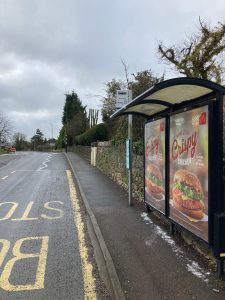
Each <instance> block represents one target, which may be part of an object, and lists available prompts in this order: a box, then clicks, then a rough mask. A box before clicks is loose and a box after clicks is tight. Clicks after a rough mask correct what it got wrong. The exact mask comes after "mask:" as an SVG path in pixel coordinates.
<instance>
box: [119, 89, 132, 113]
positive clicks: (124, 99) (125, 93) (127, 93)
mask: <svg viewBox="0 0 225 300" xmlns="http://www.w3.org/2000/svg"><path fill="white" fill-rule="evenodd" d="M131 100H132V91H131V90H118V91H116V109H120V108H121V107H123V106H124V105H126V104H128V102H130V101H131Z"/></svg>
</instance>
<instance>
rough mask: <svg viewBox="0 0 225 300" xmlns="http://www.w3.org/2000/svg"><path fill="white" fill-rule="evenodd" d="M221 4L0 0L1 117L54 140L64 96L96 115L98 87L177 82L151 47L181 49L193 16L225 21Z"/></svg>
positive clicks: (208, 0)
mask: <svg viewBox="0 0 225 300" xmlns="http://www.w3.org/2000/svg"><path fill="white" fill-rule="evenodd" d="M224 12H225V2H224V0H214V1H212V0H188V1H181V0H158V1H153V0H129V1H128V0H120V1H119V0H111V1H108V0H0V113H1V114H4V116H6V117H7V118H8V119H9V120H10V121H11V124H12V128H13V131H14V132H21V133H23V134H25V135H26V137H27V138H28V139H30V138H31V136H33V135H34V134H35V131H36V129H37V128H39V129H40V130H41V131H42V132H43V133H44V135H45V137H46V138H51V137H52V132H53V136H54V137H55V138H57V136H58V134H59V130H60V128H61V127H62V124H61V119H62V112H63V106H64V103H65V93H68V92H71V91H72V90H74V91H75V92H76V93H77V94H78V96H79V98H80V99H81V101H82V104H83V105H87V110H88V109H93V108H94V109H100V108H101V101H100V100H101V97H102V96H104V95H105V83H106V82H108V81H110V80H111V79H113V78H116V79H122V80H124V79H125V75H124V68H123V65H122V63H121V59H123V60H124V61H125V62H126V64H127V66H128V73H129V74H132V73H135V72H138V71H143V70H146V69H151V70H152V72H153V73H154V74H155V75H158V76H160V75H162V73H163V72H164V71H165V72H166V77H167V78H171V77H177V75H178V74H175V73H173V72H172V71H171V70H170V69H168V66H166V65H164V64H163V63H162V62H161V61H160V59H159V56H158V55H157V45H158V44H159V42H163V44H164V45H167V46H171V45H176V44H180V43H182V42H183V41H184V40H185V39H187V37H189V36H191V35H192V34H193V33H195V32H196V31H197V28H198V25H199V21H198V20H199V16H200V17H201V19H202V20H205V21H207V22H208V23H209V24H211V25H212V26H216V24H217V22H224V18H225V17H224Z"/></svg>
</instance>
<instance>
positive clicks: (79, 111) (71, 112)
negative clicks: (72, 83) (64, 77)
mask: <svg viewBox="0 0 225 300" xmlns="http://www.w3.org/2000/svg"><path fill="white" fill-rule="evenodd" d="M65 96H66V99H65V105H64V108H63V116H62V123H63V130H62V131H61V137H60V139H61V140H62V141H64V140H65V139H66V138H67V141H68V144H69V145H72V144H73V143H74V141H75V136H76V135H79V134H81V133H83V132H84V131H85V130H87V129H88V126H89V122H88V117H87V112H86V106H83V105H82V103H81V100H80V99H79V97H78V95H77V94H76V93H75V92H74V91H72V93H71V94H70V93H67V94H66V95H65Z"/></svg>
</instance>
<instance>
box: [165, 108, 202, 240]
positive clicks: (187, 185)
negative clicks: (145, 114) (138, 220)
mask: <svg viewBox="0 0 225 300" xmlns="http://www.w3.org/2000/svg"><path fill="white" fill-rule="evenodd" d="M170 218H171V219H172V220H174V221H176V222H177V223H178V224H180V225H182V226H183V227H185V228H186V229H188V230H189V231H191V232H192V233H194V234H196V235H197V236H199V237H200V238H202V239H203V240H205V241H208V106H203V107H200V108H196V109H193V110H189V111H186V112H183V113H179V114H176V115H173V116H171V118H170Z"/></svg>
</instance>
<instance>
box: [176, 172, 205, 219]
mask: <svg viewBox="0 0 225 300" xmlns="http://www.w3.org/2000/svg"><path fill="white" fill-rule="evenodd" d="M172 195H173V205H174V207H175V208H176V209H178V210H179V211H180V212H182V213H184V214H186V215H187V216H189V217H191V218H193V219H196V220H200V219H202V218H203V217H204V213H203V210H204V202H203V200H204V195H203V190H202V186H201V183H200V181H199V179H198V178H197V177H196V175H195V174H193V173H191V172H189V171H187V170H178V171H177V172H176V173H175V174H174V182H173V189H172Z"/></svg>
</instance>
